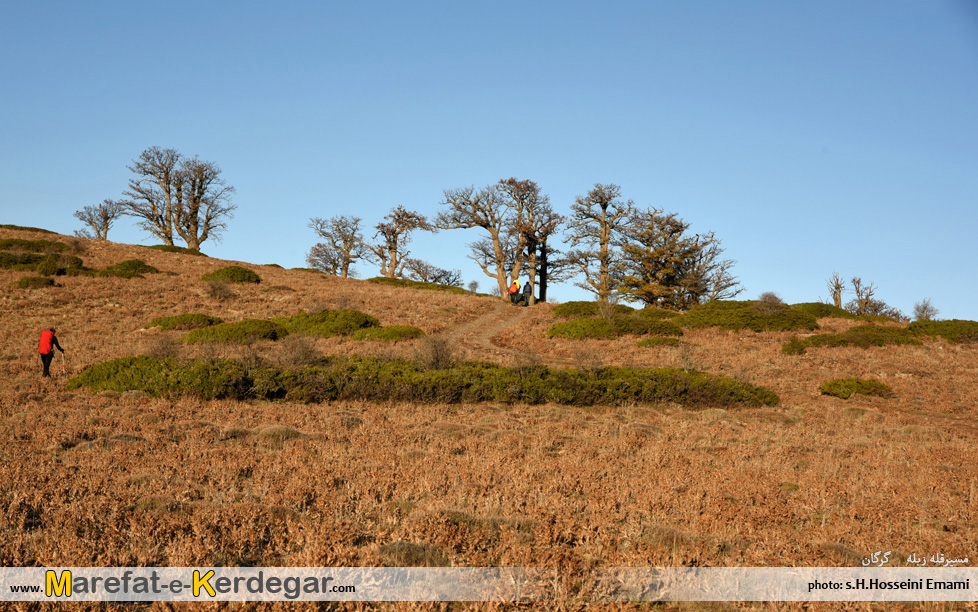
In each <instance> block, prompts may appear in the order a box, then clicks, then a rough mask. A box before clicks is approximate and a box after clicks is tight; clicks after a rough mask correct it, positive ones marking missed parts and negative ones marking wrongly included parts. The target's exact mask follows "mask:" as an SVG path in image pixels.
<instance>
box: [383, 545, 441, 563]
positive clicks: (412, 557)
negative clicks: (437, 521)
mask: <svg viewBox="0 0 978 612" xmlns="http://www.w3.org/2000/svg"><path fill="white" fill-rule="evenodd" d="M379 552H380V556H381V558H382V559H383V560H384V563H385V564H386V565H387V567H450V566H451V563H450V562H449V560H448V555H447V554H446V553H445V551H444V550H442V549H441V548H440V547H438V546H435V545H434V544H416V543H414V542H391V543H390V544H384V545H382V546H381V547H380V550H379Z"/></svg>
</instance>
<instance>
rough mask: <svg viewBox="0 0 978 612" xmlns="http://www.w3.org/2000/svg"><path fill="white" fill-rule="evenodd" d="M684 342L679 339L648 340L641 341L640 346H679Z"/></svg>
mask: <svg viewBox="0 0 978 612" xmlns="http://www.w3.org/2000/svg"><path fill="white" fill-rule="evenodd" d="M680 344H682V342H680V341H679V338H661V337H660V338H646V339H645V340H639V343H638V345H639V346H641V347H642V348H653V347H658V346H679V345H680Z"/></svg>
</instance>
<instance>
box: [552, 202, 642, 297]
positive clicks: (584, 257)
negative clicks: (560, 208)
mask: <svg viewBox="0 0 978 612" xmlns="http://www.w3.org/2000/svg"><path fill="white" fill-rule="evenodd" d="M620 196H621V187H619V186H618V185H614V184H609V185H602V184H601V183H596V184H595V185H594V188H593V189H591V191H589V192H588V194H587V195H586V196H578V197H577V200H576V201H575V203H574V204H573V205H571V217H570V221H569V222H568V231H567V241H568V242H569V243H570V245H571V247H572V250H571V251H569V252H568V253H567V263H568V265H570V266H571V267H573V268H574V269H575V271H576V272H577V274H578V277H579V278H580V279H581V280H580V282H578V283H575V284H576V285H577V286H578V287H581V288H582V289H586V290H588V291H591V292H593V293H595V294H597V297H598V301H600V302H607V301H608V299H609V297H610V296H611V292H612V291H613V290H614V289H615V287H616V286H617V281H616V280H615V279H616V278H617V277H619V276H620V274H619V271H618V270H617V268H618V264H619V261H618V257H617V254H616V252H615V251H614V250H613V247H614V246H616V245H617V244H618V234H619V232H620V230H621V227H622V226H623V225H624V224H626V223H627V222H628V219H629V217H630V216H631V214H632V211H633V209H634V206H635V205H634V203H633V202H632V201H631V200H629V201H627V202H623V201H622V200H620V199H619V198H620Z"/></svg>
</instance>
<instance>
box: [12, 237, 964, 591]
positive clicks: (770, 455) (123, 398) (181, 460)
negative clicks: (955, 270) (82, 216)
mask: <svg viewBox="0 0 978 612" xmlns="http://www.w3.org/2000/svg"><path fill="white" fill-rule="evenodd" d="M4 238H21V239H30V240H36V239H44V240H58V241H61V242H63V243H65V244H67V245H68V246H69V249H70V250H69V251H68V252H70V254H71V255H74V256H77V257H79V258H81V259H82V260H83V262H84V265H85V266H86V267H88V268H91V269H105V268H106V267H109V266H111V265H113V264H117V263H120V262H123V261H126V260H131V259H140V260H142V261H143V262H145V263H146V264H148V265H150V266H152V267H154V268H156V269H158V270H160V272H159V273H155V274H146V275H145V276H144V277H142V278H139V277H136V278H119V277H111V276H105V277H93V276H86V275H78V276H53V277H51V278H53V279H54V281H55V286H53V287H44V288H36V289H30V288H28V289H21V288H19V287H16V283H17V281H18V280H19V279H20V278H22V277H25V276H29V275H33V274H34V272H31V271H23V270H12V269H2V270H0V284H2V285H3V287H4V289H3V292H2V297H0V335H2V337H3V338H5V339H6V342H5V343H4V344H3V346H2V348H0V377H2V380H3V381H4V384H3V385H0V439H2V440H3V443H2V444H0V455H2V461H0V533H3V534H4V537H3V538H0V565H3V566H19V565H35V564H37V565H49V566H73V565H74V566H81V565H99V566H129V565H169V566H196V565H200V566H209V565H242V564H247V565H258V566H287V565H300V566H303V565H309V566H329V565H336V566H344V565H345V566H360V565H387V566H398V565H412V564H424V563H432V562H434V563H443V564H450V565H453V566H495V565H517V566H541V567H553V568H559V569H560V571H561V575H562V580H563V583H562V585H561V589H562V593H563V595H562V600H561V601H560V602H555V603H551V604H546V605H541V606H538V607H534V608H533V609H554V610H556V609H587V608H588V607H590V606H591V605H592V604H593V602H594V601H595V598H596V597H597V595H598V593H597V592H595V591H594V590H592V587H591V586H589V585H588V584H587V583H586V582H584V583H582V582H581V579H582V577H583V576H584V575H585V573H586V568H589V567H602V566H607V567H618V566H649V565H663V566H685V565H699V566H708V565H715V566H769V565H778V566H789V565H801V566H810V565H828V566H861V565H862V560H863V558H865V557H867V556H868V555H870V554H872V553H873V552H875V551H879V550H883V551H887V550H890V551H893V555H892V556H891V558H893V559H896V562H895V563H896V564H898V565H899V564H903V563H904V561H903V560H904V559H906V558H907V556H909V555H910V554H911V553H915V552H916V553H919V554H925V553H926V554H927V555H928V556H929V555H930V554H936V553H943V554H945V555H946V556H947V557H948V558H963V557H971V558H974V557H976V553H975V550H976V544H978V525H976V520H975V519H974V517H975V516H976V514H978V472H976V468H975V466H976V465H978V450H976V448H978V444H976V438H978V436H976V431H978V430H976V426H975V425H976V417H978V413H976V409H978V383H976V382H975V381H976V380H978V351H976V348H975V345H974V344H968V343H954V344H951V343H948V342H947V341H946V340H944V339H942V338H939V337H938V338H936V339H934V338H932V337H925V338H922V340H923V343H922V344H920V345H890V346H869V347H866V348H862V347H859V346H839V347H829V346H811V347H809V348H807V350H806V351H805V352H804V354H801V355H788V354H785V353H783V352H782V346H783V345H785V343H787V342H788V341H789V340H790V339H791V338H792V337H795V336H798V337H799V338H802V339H803V338H805V337H807V336H808V335H814V334H829V333H843V332H845V331H846V330H847V329H849V328H850V327H853V326H856V325H865V322H860V321H853V320H850V319H844V318H831V317H823V318H820V319H818V324H819V326H820V328H819V329H818V330H816V331H807V330H804V331H802V332H800V333H799V332H798V331H793V332H753V331H727V330H723V329H720V328H716V327H703V328H699V327H698V328H695V329H684V333H683V335H682V337H681V338H680V341H679V343H678V344H661V345H657V346H639V340H641V339H642V337H639V336H634V335H626V336H622V337H619V338H616V339H611V340H573V339H566V338H550V337H548V335H547V330H548V329H549V328H550V327H551V326H553V325H554V323H555V322H556V321H558V319H556V318H555V317H554V316H553V315H552V314H551V312H550V310H551V309H552V308H553V306H550V305H546V304H543V305H540V306H538V307H534V308H513V307H511V306H509V305H508V304H507V303H505V302H503V301H501V300H500V301H497V300H494V299H492V298H487V297H480V296H471V295H457V294H453V293H448V292H439V291H424V290H418V289H413V288H407V287H396V286H388V285H384V284H377V283H369V282H366V281H360V280H354V279H339V278H335V277H331V276H327V275H321V274H309V273H307V272H303V271H297V270H285V269H282V268H279V267H277V266H261V265H253V264H250V263H247V262H229V261H223V260H218V259H214V258H210V257H199V256H194V255H190V254H182V253H172V252H164V251H158V250H152V249H146V248H144V247H139V246H131V245H123V244H115V243H99V242H94V241H87V240H78V239H74V238H69V237H65V236H57V235H52V234H41V233H36V232H25V231H17V230H6V229H0V239H4ZM228 265H239V266H242V267H244V268H247V269H250V270H253V271H254V272H257V273H258V274H259V275H260V277H261V280H262V282H261V283H260V284H251V283H240V284H233V285H217V286H215V285H214V284H213V283H208V282H207V281H203V280H201V277H202V276H204V275H205V274H208V273H209V272H212V271H214V270H218V269H220V268H223V267H225V266H228ZM324 309H329V310H356V311H359V312H362V313H364V314H365V315H368V316H370V317H373V318H375V319H376V320H377V321H378V322H379V325H380V326H382V327H381V328H383V327H387V326H394V325H410V326H414V327H417V328H419V329H420V330H422V331H423V332H424V334H425V336H423V337H419V338H413V339H405V340H402V341H400V342H397V343H388V342H376V341H368V340H356V339H354V337H353V336H350V335H341V336H333V337H322V336H317V335H303V334H298V333H296V334H290V335H288V336H286V337H284V338H281V339H279V340H257V341H252V342H244V343H235V344H224V343H217V344H215V343H185V342H181V339H182V338H184V336H186V335H187V334H188V330H187V328H183V329H181V328H180V326H176V327H173V328H171V329H164V327H161V326H159V325H155V326H150V327H147V325H148V324H149V323H150V322H152V321H154V320H156V319H159V318H161V317H175V316H179V315H185V314H201V315H206V316H207V317H214V318H218V319H221V320H222V321H224V322H227V323H235V322H239V321H243V320H246V319H260V320H270V319H272V318H279V317H293V316H294V315H296V314H297V313H299V312H300V311H302V312H306V313H318V312H321V311H323V310H324ZM181 320H183V319H181ZM52 326H53V327H56V328H57V330H58V337H59V339H60V341H61V344H62V346H64V347H65V349H66V350H67V351H68V352H67V359H66V360H64V361H63V360H62V358H61V356H60V355H58V356H57V357H56V361H55V362H54V365H53V367H52V371H53V372H54V373H55V375H56V376H55V377H54V378H52V379H47V380H42V379H41V378H40V365H39V362H38V361H39V360H38V358H37V355H36V350H37V338H38V335H39V333H40V331H41V330H42V329H44V328H47V327H52ZM901 326H905V325H901ZM205 329H206V328H205ZM137 355H149V356H151V357H154V358H159V359H170V360H194V361H193V363H195V364H205V363H215V364H217V363H229V362H226V361H223V360H233V362H234V363H235V365H234V368H236V370H235V371H240V372H241V377H240V378H241V379H248V380H253V379H257V378H259V377H258V374H257V373H260V372H262V371H268V370H274V371H276V372H278V371H284V370H289V369H296V368H303V367H306V366H312V367H316V364H321V363H323V359H324V358H326V357H328V356H340V357H346V356H353V355H359V356H364V357H370V358H372V359H371V360H370V363H378V362H379V363H383V362H391V363H395V362H396V360H405V361H410V362H411V363H412V364H415V365H412V368H415V369H417V370H418V371H419V372H431V371H437V370H440V369H446V370H448V371H451V369H452V368H453V367H454V366H453V364H458V363H461V362H463V361H466V360H468V361H469V362H470V365H468V366H466V367H478V366H476V365H471V362H475V361H484V362H492V363H494V364H499V365H502V366H506V367H508V368H513V370H512V372H513V375H514V376H520V375H521V373H523V375H525V378H526V379H527V380H529V379H530V378H531V374H533V373H534V372H541V371H544V370H542V369H541V368H540V366H548V367H549V368H555V369H560V368H573V369H577V370H581V371H582V372H583V373H586V375H587V376H590V377H596V378H600V377H607V376H608V375H609V372H614V370H612V369H609V368H637V369H653V368H655V369H658V368H672V369H675V370H677V371H696V372H702V373H704V374H708V375H710V376H712V377H724V378H730V379H734V380H736V381H740V382H742V383H747V384H749V385H753V386H758V387H763V388H765V389H769V390H770V391H772V392H774V393H775V394H777V396H778V397H779V398H780V403H779V404H777V405H776V406H773V407H771V406H753V407H752V406H746V405H745V406H728V407H724V408H716V407H707V406H697V405H696V404H695V402H694V403H683V404H680V403H673V402H662V403H651V404H647V403H640V402H635V401H626V402H621V403H619V404H617V405H599V406H569V405H557V404H548V403H542V404H531V405H528V404H524V403H521V402H511V401H504V400H492V401H481V400H480V401H473V402H461V403H452V404H425V403H413V402H403V401H401V402H398V401H392V400H384V399H379V400H378V399H374V400H371V401H362V400H344V399H338V400H333V401H325V402H322V403H315V402H314V403H305V402H291V401H286V400H274V401H259V400H257V399H255V398H254V397H249V396H247V394H245V395H244V396H238V395H234V397H240V398H239V399H217V400H205V399H201V397H200V396H195V395H184V394H181V393H161V394H155V393H154V396H150V395H148V394H146V393H144V392H142V391H126V390H123V391H121V392H120V391H117V390H108V391H102V392H100V393H98V394H93V393H91V392H90V391H88V390H86V389H84V388H78V389H72V390H68V389H67V387H66V382H67V379H68V378H69V377H70V376H71V375H74V374H78V373H80V372H81V371H82V370H83V369H84V368H86V367H88V366H94V365H96V364H99V363H103V362H106V361H109V360H113V359H118V358H123V357H132V356H137ZM327 362H328V360H327ZM355 362H356V360H351V363H355ZM168 363H169V362H168ZM187 363H190V362H189V361H187ZM398 363H399V362H398ZM201 367H203V366H201ZM491 367H492V366H490V365H488V364H487V365H485V368H487V369H488V368H491ZM201 371H203V370H201ZM462 371H463V370H462V368H457V372H456V374H458V375H461V374H459V373H460V372H462ZM419 376H420V375H419ZM507 376H508V374H507ZM582 376H583V374H582ZM852 378H858V379H865V380H869V381H876V382H878V383H883V384H885V385H886V386H887V387H888V388H889V390H890V392H889V393H888V394H887V396H886V397H882V396H875V395H865V394H860V393H856V394H854V395H851V397H850V398H849V399H845V400H844V399H841V398H840V397H835V396H833V395H826V394H823V393H822V392H821V391H820V388H821V387H822V385H824V384H825V383H827V382H829V381H834V380H838V379H852ZM330 380H331V381H333V382H330V384H339V383H336V382H335V381H334V380H333V379H330ZM349 380H360V379H358V378H356V377H353V376H351V377H350V378H349ZM355 391H356V389H353V390H351V392H350V393H349V394H343V393H337V394H334V395H329V394H325V395H324V396H326V397H356V393H354V392H355ZM367 396H369V397H374V396H373V395H369V394H368V395H367ZM405 543H406V544H405ZM891 564H893V563H891ZM376 607H377V608H378V609H385V610H409V609H426V610H427V609H431V610H435V609H439V610H442V609H451V610H466V609H480V608H481V607H482V606H478V605H475V604H458V605H452V606H451V607H450V608H449V607H439V606H435V605H417V606H415V605H409V604H383V605H381V604H378V605H377V606H376ZM596 607H598V606H596ZM672 607H676V608H681V609H721V608H717V607H712V608H705V607H704V608H700V607H697V606H695V605H692V606H671V607H670V606H664V608H665V609H671V608H672ZM738 607H743V608H748V609H759V610H767V609H770V607H769V606H765V605H764V604H744V605H743V606H738ZM92 608H94V607H92ZM272 608H275V609H279V607H278V606H275V605H273V604H251V605H249V606H248V608H247V609H249V610H251V609H272ZM314 608H315V607H314V606H308V609H314ZM515 608H516V607H515V606H497V607H496V608H495V609H515ZM782 608H783V609H801V606H800V605H792V604H785V605H781V606H779V609H782ZM830 608H831V606H829V607H827V608H825V609H830ZM99 609H129V608H127V607H126V605H125V604H118V605H117V606H116V607H115V608H113V607H111V606H109V607H107V608H99ZM140 609H144V608H140ZM151 609H165V608H163V607H161V606H156V607H153V608H151ZM302 609H305V608H302ZM330 609H332V608H330ZM338 609H345V608H338ZM350 609H360V608H355V607H354V606H350ZM519 609H527V608H525V607H520V608H519ZM601 609H606V608H604V607H602V608H601ZM615 609H624V610H632V609H634V610H640V609H641V610H644V609H648V606H641V605H637V604H636V605H632V604H624V605H623V606H621V607H616V608H615ZM935 609H941V608H939V607H937V608H935ZM951 609H953V608H951Z"/></svg>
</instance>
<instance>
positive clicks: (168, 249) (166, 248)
mask: <svg viewBox="0 0 978 612" xmlns="http://www.w3.org/2000/svg"><path fill="white" fill-rule="evenodd" d="M146 248H147V249H153V250H156V251H163V252H164V253H183V254H184V255H196V256H197V257H207V255H204V254H203V253H201V252H200V251H198V250H197V249H188V248H187V247H182V246H177V245H175V244H154V245H153V246H148V247H146Z"/></svg>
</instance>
